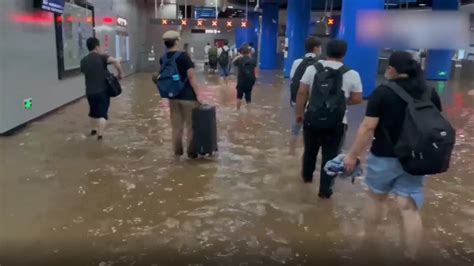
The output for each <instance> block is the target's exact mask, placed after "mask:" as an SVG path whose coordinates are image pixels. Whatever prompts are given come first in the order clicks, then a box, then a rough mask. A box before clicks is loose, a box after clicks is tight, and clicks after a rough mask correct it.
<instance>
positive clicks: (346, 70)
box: [338, 65, 352, 75]
mask: <svg viewBox="0 0 474 266" xmlns="http://www.w3.org/2000/svg"><path fill="white" fill-rule="evenodd" d="M338 70H339V72H340V73H341V74H343V75H344V74H346V73H347V72H349V71H351V70H352V69H351V68H349V67H348V66H346V65H342V66H341V67H340V68H339V69H338Z"/></svg>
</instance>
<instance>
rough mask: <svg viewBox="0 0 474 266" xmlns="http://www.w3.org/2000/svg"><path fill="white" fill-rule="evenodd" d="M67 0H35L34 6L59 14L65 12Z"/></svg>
mask: <svg viewBox="0 0 474 266" xmlns="http://www.w3.org/2000/svg"><path fill="white" fill-rule="evenodd" d="M64 4H65V0H35V1H34V6H35V7H36V8H41V9H43V10H45V11H50V12H54V13H58V14H62V13H63V12H64Z"/></svg>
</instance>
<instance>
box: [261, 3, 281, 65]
mask: <svg viewBox="0 0 474 266" xmlns="http://www.w3.org/2000/svg"><path fill="white" fill-rule="evenodd" d="M261 6H262V10H263V14H262V43H261V45H260V47H261V51H260V68H261V69H277V68H278V54H277V48H278V46H277V41H278V12H279V7H278V3H264V4H262V5H261Z"/></svg>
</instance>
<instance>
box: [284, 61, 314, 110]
mask: <svg viewBox="0 0 474 266" xmlns="http://www.w3.org/2000/svg"><path fill="white" fill-rule="evenodd" d="M316 62H317V59H316V58H315V57H305V58H303V61H302V62H301V63H300V65H299V66H298V67H297V68H296V71H295V73H294V75H293V78H292V79H291V85H290V90H291V100H290V105H291V106H295V104H296V96H297V95H298V89H299V88H300V81H301V79H302V78H303V75H304V72H305V71H306V69H307V68H308V67H309V66H311V65H314V64H315V63H316Z"/></svg>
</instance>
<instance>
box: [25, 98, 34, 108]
mask: <svg viewBox="0 0 474 266" xmlns="http://www.w3.org/2000/svg"><path fill="white" fill-rule="evenodd" d="M23 107H24V108H25V110H31V109H33V99H31V98H29V99H25V100H23Z"/></svg>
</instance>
